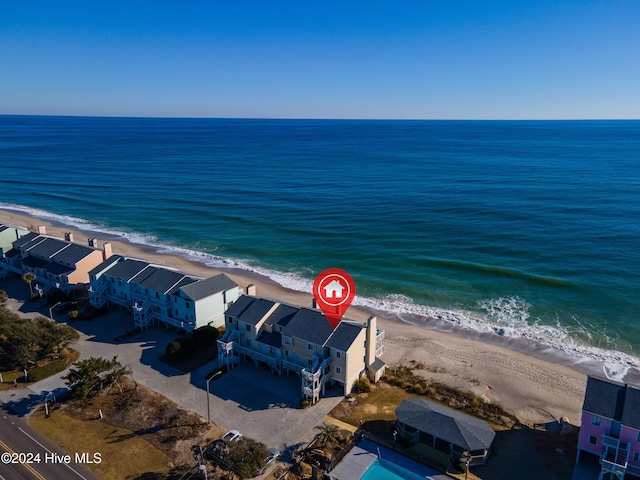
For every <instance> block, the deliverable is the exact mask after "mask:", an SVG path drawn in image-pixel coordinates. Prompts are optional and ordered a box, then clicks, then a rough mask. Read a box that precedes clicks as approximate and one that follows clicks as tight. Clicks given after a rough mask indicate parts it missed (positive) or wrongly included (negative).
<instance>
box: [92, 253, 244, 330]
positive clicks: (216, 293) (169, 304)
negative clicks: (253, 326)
mask: <svg viewBox="0 0 640 480" xmlns="http://www.w3.org/2000/svg"><path fill="white" fill-rule="evenodd" d="M89 278H90V286H89V299H90V301H91V304H92V305H93V306H95V307H98V308H100V307H102V306H103V305H105V304H109V305H111V306H114V305H115V306H119V307H124V308H126V309H127V310H129V311H131V313H132V314H133V322H134V325H135V326H136V327H138V328H141V329H145V328H147V327H149V326H152V325H157V324H165V325H171V326H174V327H177V328H181V329H183V330H185V331H187V332H192V331H193V330H194V329H196V328H199V327H202V326H204V325H211V326H214V327H216V328H217V327H221V326H223V325H224V312H225V311H226V309H227V308H229V307H230V306H231V305H232V304H233V302H234V301H235V300H236V299H237V298H238V295H239V288H238V285H237V284H236V283H235V282H234V281H233V280H231V279H230V278H229V277H227V276H226V275H225V274H222V273H221V274H219V275H216V276H214V277H210V278H204V279H203V278H197V277H192V276H190V275H187V274H184V273H182V272H179V271H177V270H172V269H169V268H167V267H161V266H158V265H153V264H151V263H149V262H146V261H143V260H135V259H131V258H125V257H122V256H119V255H114V256H112V257H111V258H108V259H106V260H105V261H104V262H102V263H101V264H100V265H98V266H97V267H95V268H94V269H92V270H91V271H90V272H89Z"/></svg>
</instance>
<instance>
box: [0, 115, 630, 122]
mask: <svg viewBox="0 0 640 480" xmlns="http://www.w3.org/2000/svg"><path fill="white" fill-rule="evenodd" d="M0 117H54V118H105V119H106V118H114V119H116V118H117V119H132V120H134V119H148V120H307V121H309V120H318V121H372V122H379V121H393V122H603V121H605V122H614V121H638V120H640V117H638V118H384V117H380V118H368V117H361V118H358V117H353V118H333V117H205V116H194V117H190V116H166V117H165V116H157V115H155V116H151V115H148V116H145V115H99V114H93V115H57V114H25V113H0Z"/></svg>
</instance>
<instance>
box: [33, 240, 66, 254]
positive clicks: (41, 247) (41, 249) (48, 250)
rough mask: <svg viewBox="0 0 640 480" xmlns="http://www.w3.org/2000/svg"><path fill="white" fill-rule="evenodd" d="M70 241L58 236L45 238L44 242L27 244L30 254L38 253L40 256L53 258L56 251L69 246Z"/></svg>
mask: <svg viewBox="0 0 640 480" xmlns="http://www.w3.org/2000/svg"><path fill="white" fill-rule="evenodd" d="M69 245H70V244H69V242H65V241H63V240H58V239H56V238H45V240H44V241H43V242H39V243H37V244H35V245H33V246H31V245H26V246H25V247H26V248H28V250H29V254H31V255H37V256H38V257H43V258H51V257H52V256H53V255H54V254H55V253H58V252H59V251H60V250H62V249H63V248H67V247H69Z"/></svg>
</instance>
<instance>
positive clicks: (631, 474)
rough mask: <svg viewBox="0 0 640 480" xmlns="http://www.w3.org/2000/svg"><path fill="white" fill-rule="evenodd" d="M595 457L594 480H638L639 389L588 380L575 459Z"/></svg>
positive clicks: (577, 460) (639, 439)
mask: <svg viewBox="0 0 640 480" xmlns="http://www.w3.org/2000/svg"><path fill="white" fill-rule="evenodd" d="M581 454H582V455H585V454H587V455H595V456H596V457H598V459H599V461H600V465H601V470H600V476H599V477H598V480H640V388H639V387H636V386H632V385H624V384H622V383H617V382H612V381H609V380H603V379H600V378H595V377H589V378H588V380H587V390H586V392H585V395H584V404H583V406H582V426H581V427H580V437H579V439H578V455H577V456H576V463H578V462H580V455H581Z"/></svg>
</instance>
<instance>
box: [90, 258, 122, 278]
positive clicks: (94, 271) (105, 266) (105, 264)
mask: <svg viewBox="0 0 640 480" xmlns="http://www.w3.org/2000/svg"><path fill="white" fill-rule="evenodd" d="M120 260H124V257H121V256H120V255H111V256H110V257H109V258H107V259H106V260H105V261H104V262H102V263H101V264H100V265H98V266H97V267H95V268H93V269H91V270H90V271H89V276H94V275H97V274H99V273H100V272H102V271H105V270H106V269H108V268H109V266H110V265H112V264H114V263H117V262H119V261H120Z"/></svg>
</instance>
